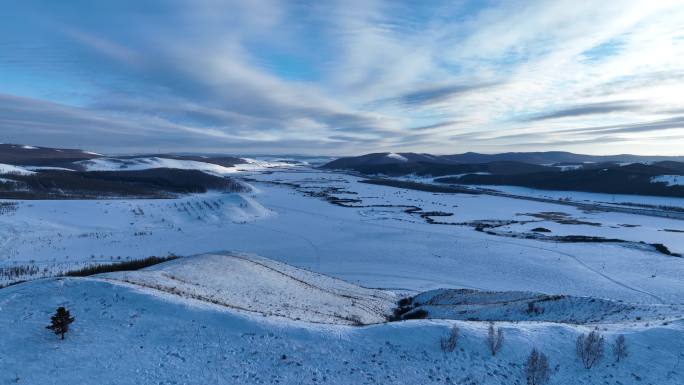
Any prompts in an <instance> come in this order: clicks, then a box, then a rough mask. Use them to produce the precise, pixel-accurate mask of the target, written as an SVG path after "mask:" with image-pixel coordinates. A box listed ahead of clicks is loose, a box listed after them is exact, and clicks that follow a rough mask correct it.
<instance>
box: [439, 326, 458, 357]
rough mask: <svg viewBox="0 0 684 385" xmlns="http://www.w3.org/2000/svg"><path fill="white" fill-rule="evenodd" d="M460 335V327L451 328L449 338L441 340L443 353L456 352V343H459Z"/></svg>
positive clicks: (440, 344)
mask: <svg viewBox="0 0 684 385" xmlns="http://www.w3.org/2000/svg"><path fill="white" fill-rule="evenodd" d="M459 333H460V330H459V329H458V326H454V327H452V328H451V331H450V332H449V335H448V336H446V337H442V338H441V339H440V340H439V346H440V347H441V348H442V351H443V352H453V351H454V350H456V343H457V342H458V334H459Z"/></svg>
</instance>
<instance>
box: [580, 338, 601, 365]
mask: <svg viewBox="0 0 684 385" xmlns="http://www.w3.org/2000/svg"><path fill="white" fill-rule="evenodd" d="M604 345H605V342H604V338H603V336H602V335H601V333H599V332H598V331H597V330H594V331H592V332H591V333H589V334H584V333H582V334H581V335H580V336H578V337H577V344H576V349H577V357H578V358H579V359H580V361H581V362H582V365H584V367H585V368H586V369H591V368H592V366H594V365H595V364H596V363H597V362H599V361H600V360H601V358H602V357H603V352H604V349H605V346H604Z"/></svg>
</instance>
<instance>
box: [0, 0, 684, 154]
mask: <svg viewBox="0 0 684 385" xmlns="http://www.w3.org/2000/svg"><path fill="white" fill-rule="evenodd" d="M48 9H49V11H48ZM7 11H8V12H10V13H11V14H12V15H13V16H14V17H12V18H11V20H9V21H8V22H6V23H3V24H2V25H0V92H1V93H4V94H3V95H1V96H0V99H2V100H1V101H2V105H0V140H2V141H6V142H7V141H13V142H27V143H36V144H42V145H50V144H54V145H57V144H64V145H69V146H73V145H74V144H79V145H82V146H84V147H91V148H94V149H96V150H99V151H108V150H112V151H126V150H133V149H136V150H139V149H140V148H142V147H144V146H146V145H149V144H150V143H151V145H152V146H153V147H159V148H161V149H168V150H171V149H182V148H185V149H186V150H198V151H201V150H209V149H211V150H217V149H223V150H225V151H233V150H243V149H245V150H248V151H250V152H260V151H263V152H289V153H292V152H308V153H335V154H344V153H359V152H365V151H380V150H403V151H411V150H415V151H421V152H441V153H444V152H460V151H468V150H478V151H499V150H523V149H534V148H535V146H538V147H539V148H542V147H543V148H545V149H548V148H549V147H552V148H556V149H572V148H577V144H579V143H582V144H583V146H582V147H581V149H582V151H585V152H594V153H599V152H643V151H652V150H653V149H659V148H664V150H658V151H661V152H668V151H669V152H676V151H678V150H676V149H674V148H673V147H672V145H673V143H680V141H677V140H672V139H667V140H665V139H662V138H663V137H664V135H665V133H667V135H669V136H672V135H675V136H676V134H677V133H678V131H677V130H679V129H681V113H680V111H682V110H683V109H684V101H683V100H682V99H681V89H682V87H684V64H682V61H681V58H682V57H683V56H684V30H682V28H681V20H682V19H683V18H684V6H682V4H681V2H678V1H667V0H663V1H658V2H651V1H640V0H628V1H624V2H602V3H600V4H599V3H578V2H577V1H571V0H559V1H553V2H541V3H534V2H508V1H492V2H481V1H467V0H464V1H458V2H452V1H435V2H424V3H401V2H393V1H386V0H372V1H351V2H349V1H344V2H342V1H339V2H326V3H316V2H314V3H310V2H285V3H283V2H279V1H272V0H259V1H250V2H243V1H237V0H235V1H218V0H195V1H190V0H181V1H175V2H166V1H161V0H153V1H150V2H146V3H145V4H144V5H140V4H138V3H133V2H128V1H121V2H114V3H110V4H108V5H107V6H104V5H102V4H101V3H98V2H86V3H83V4H79V6H78V7H76V6H70V5H69V4H64V5H63V6H60V7H52V8H46V7H43V6H42V5H41V4H40V2H37V1H32V0H27V1H23V2H18V3H16V4H15V5H13V6H11V7H9V9H8V10H7ZM29 16H30V17H29ZM12 20H16V21H12ZM568 20H573V22H568ZM27 47H29V48H27ZM30 47H34V48H32V49H30ZM661 131H662V132H663V134H661ZM683 136H684V135H683ZM639 140H640V141H641V143H639ZM554 146H555V147H554ZM680 152H681V151H680Z"/></svg>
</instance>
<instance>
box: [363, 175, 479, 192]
mask: <svg viewBox="0 0 684 385" xmlns="http://www.w3.org/2000/svg"><path fill="white" fill-rule="evenodd" d="M359 182H360V183H367V184H374V185H380V186H389V187H398V188H405V189H408V190H418V191H426V192H434V193H452V194H454V193H456V194H458V193H461V194H474V195H477V194H482V193H481V192H480V191H477V190H474V189H471V188H467V187H455V186H436V185H432V184H425V183H417V182H409V181H403V180H395V179H364V180H360V181H359Z"/></svg>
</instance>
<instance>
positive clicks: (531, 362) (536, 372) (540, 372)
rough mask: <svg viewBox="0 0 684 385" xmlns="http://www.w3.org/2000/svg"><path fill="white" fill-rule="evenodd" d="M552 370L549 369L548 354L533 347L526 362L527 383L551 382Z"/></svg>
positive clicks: (531, 384) (535, 384)
mask: <svg viewBox="0 0 684 385" xmlns="http://www.w3.org/2000/svg"><path fill="white" fill-rule="evenodd" d="M549 377H551V372H550V371H549V359H548V358H546V354H544V353H540V352H539V351H537V349H536V348H535V349H532V353H530V356H529V357H528V358H527V362H526V363H525V379H526V380H527V385H543V384H546V383H547V382H549Z"/></svg>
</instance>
